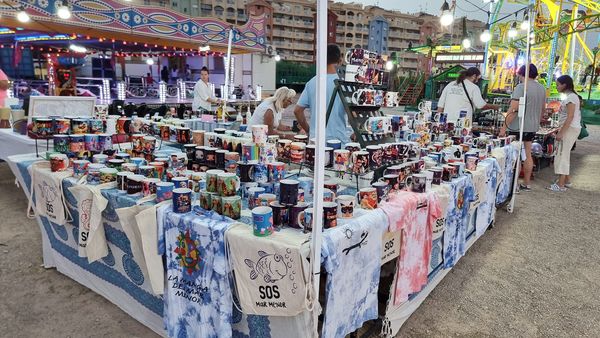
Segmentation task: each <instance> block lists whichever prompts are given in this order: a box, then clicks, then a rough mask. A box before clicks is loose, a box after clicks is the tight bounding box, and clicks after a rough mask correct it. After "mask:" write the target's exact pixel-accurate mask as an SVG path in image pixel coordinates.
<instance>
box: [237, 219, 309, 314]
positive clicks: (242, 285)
mask: <svg viewBox="0 0 600 338" xmlns="http://www.w3.org/2000/svg"><path fill="white" fill-rule="evenodd" d="M226 240H227V252H228V255H229V259H230V262H231V267H232V269H233V271H234V276H235V286H236V291H237V297H238V299H239V302H240V305H241V308H242V310H243V311H244V313H246V314H256V315H270V316H295V315H297V314H299V313H301V312H303V311H305V310H308V309H309V308H310V307H311V306H310V303H311V302H312V300H311V299H309V298H311V297H309V290H310V289H311V286H310V283H309V281H310V271H309V264H308V255H309V253H310V252H309V251H308V250H303V249H302V245H303V243H306V242H308V234H304V233H302V232H300V231H297V230H295V229H283V230H281V231H278V232H275V233H274V234H272V235H271V236H268V237H256V236H254V234H253V233H252V227H251V226H249V225H247V224H243V223H236V224H233V225H231V226H230V227H229V229H228V230H227V233H226Z"/></svg>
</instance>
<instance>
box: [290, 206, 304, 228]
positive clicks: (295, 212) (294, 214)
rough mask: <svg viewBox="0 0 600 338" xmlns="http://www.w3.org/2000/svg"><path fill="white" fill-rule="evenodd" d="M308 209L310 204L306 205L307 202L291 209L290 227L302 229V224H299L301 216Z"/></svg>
mask: <svg viewBox="0 0 600 338" xmlns="http://www.w3.org/2000/svg"><path fill="white" fill-rule="evenodd" d="M307 208H308V203H305V202H298V204H296V205H293V206H291V207H290V209H289V214H288V220H289V223H288V225H289V226H290V227H291V228H295V229H302V223H301V222H299V221H300V217H299V216H300V214H301V213H302V212H303V211H304V210H306V209H307Z"/></svg>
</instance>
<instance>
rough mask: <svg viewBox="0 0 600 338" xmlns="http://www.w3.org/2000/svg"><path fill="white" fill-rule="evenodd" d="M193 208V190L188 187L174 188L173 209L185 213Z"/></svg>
mask: <svg viewBox="0 0 600 338" xmlns="http://www.w3.org/2000/svg"><path fill="white" fill-rule="evenodd" d="M191 210H192V190H191V189H188V188H177V189H173V211H174V212H176V213H178V214H184V213H187V212H190V211H191Z"/></svg>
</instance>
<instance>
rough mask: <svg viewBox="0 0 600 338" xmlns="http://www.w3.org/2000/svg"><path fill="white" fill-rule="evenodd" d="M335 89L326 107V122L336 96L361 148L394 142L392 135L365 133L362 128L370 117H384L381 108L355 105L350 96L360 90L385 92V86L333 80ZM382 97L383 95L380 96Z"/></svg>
mask: <svg viewBox="0 0 600 338" xmlns="http://www.w3.org/2000/svg"><path fill="white" fill-rule="evenodd" d="M334 82H335V89H334V95H332V97H331V100H330V101H329V106H328V107H327V120H326V121H329V116H330V115H331V111H332V109H333V105H334V102H335V98H336V96H339V98H340V100H341V101H342V104H343V106H344V110H345V111H346V114H347V116H348V123H349V124H350V126H351V127H352V130H353V131H354V135H355V137H356V142H358V143H359V144H360V146H361V147H363V148H364V147H366V146H368V145H375V144H382V143H391V142H394V141H395V138H394V135H393V133H388V134H377V135H376V134H370V133H368V132H366V131H365V130H364V128H363V126H364V124H365V122H366V121H367V120H368V119H369V118H371V117H379V116H386V115H385V114H384V113H383V112H382V111H380V108H381V106H364V105H356V104H353V103H352V95H353V94H354V93H355V92H356V91H357V90H360V89H372V90H381V91H383V90H385V89H386V87H385V86H374V85H369V84H363V83H358V82H348V81H341V80H335V81H334ZM382 95H383V94H382Z"/></svg>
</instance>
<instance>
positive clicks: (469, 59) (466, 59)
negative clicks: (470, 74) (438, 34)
mask: <svg viewBox="0 0 600 338" xmlns="http://www.w3.org/2000/svg"><path fill="white" fill-rule="evenodd" d="M484 60H485V54H484V53H438V54H437V55H436V56H435V62H436V63H454V64H457V63H483V62H484Z"/></svg>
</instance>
